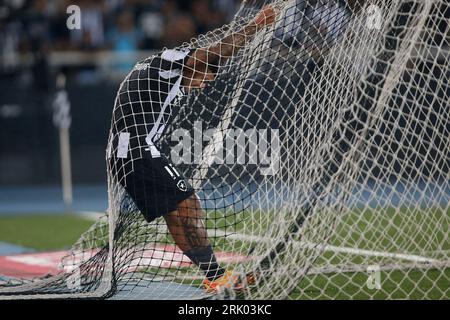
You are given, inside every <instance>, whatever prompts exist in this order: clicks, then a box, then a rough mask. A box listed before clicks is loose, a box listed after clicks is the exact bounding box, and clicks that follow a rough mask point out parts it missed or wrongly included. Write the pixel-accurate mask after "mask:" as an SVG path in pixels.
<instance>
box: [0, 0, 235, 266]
mask: <svg viewBox="0 0 450 320" xmlns="http://www.w3.org/2000/svg"><path fill="white" fill-rule="evenodd" d="M239 4H240V1H238V0H70V1H64V0H5V1H1V2H0V149H1V151H0V167H1V168H2V169H1V170H0V221H1V222H0V256H1V255H8V254H16V253H23V252H28V251H34V250H55V249H63V248H67V247H68V246H70V244H71V243H73V242H74V241H75V240H77V238H78V236H79V235H80V234H81V233H82V232H83V231H85V230H86V229H87V228H88V227H89V225H90V224H91V223H92V222H91V221H90V220H94V219H95V217H96V215H95V214H94V212H102V211H104V210H105V209H106V207H107V187H106V166H105V160H104V159H105V148H106V147H105V146H106V142H107V136H108V130H109V125H110V119H111V111H112V107H113V103H114V97H115V93H116V91H117V88H118V86H119V84H120V82H121V80H122V79H123V77H124V75H126V73H127V72H128V71H129V70H130V68H131V67H132V66H133V65H134V64H135V63H136V61H138V60H139V59H141V58H144V57H147V56H149V55H151V54H152V53H153V52H155V51H158V50H160V49H161V48H163V47H173V46H176V45H179V44H180V43H182V42H184V41H189V40H190V39H191V38H192V37H195V36H196V35H198V34H201V33H205V32H207V31H209V30H212V29H214V28H216V27H219V26H221V25H223V24H224V23H226V22H227V21H230V20H231V18H232V16H233V15H234V13H235V12H236V10H237V9H238V6H239ZM70 5H77V6H79V7H80V9H81V12H82V14H81V25H82V28H81V30H77V29H75V30H69V28H68V27H67V25H66V23H67V19H68V18H69V17H70V13H67V8H68V7H69V6H70ZM60 75H64V76H65V79H66V81H65V91H66V92H67V99H66V101H63V102H62V103H63V104H64V103H66V102H68V103H69V104H70V117H68V118H67V120H70V122H71V126H70V148H71V152H70V153H71V155H70V158H71V176H72V177H71V178H72V183H73V193H72V195H73V201H70V198H69V199H68V200H69V203H65V202H64V201H63V190H62V179H61V175H62V174H61V161H60V145H59V130H58V128H57V127H56V126H55V122H54V117H55V109H54V103H55V99H56V97H57V94H58V92H59V89H60V88H58V86H57V82H58V81H57V79H58V77H59V76H60ZM69 193H71V192H70V190H69ZM70 202H71V203H70ZM86 212H87V216H88V218H89V220H86V219H85V217H86V215H85V216H81V215H80V213H86ZM67 213H69V215H68V214H67ZM74 214H75V215H74ZM52 239H53V240H52ZM56 239H58V240H56ZM56 260H57V259H56ZM3 271H4V270H3ZM0 273H3V274H4V272H0Z"/></svg>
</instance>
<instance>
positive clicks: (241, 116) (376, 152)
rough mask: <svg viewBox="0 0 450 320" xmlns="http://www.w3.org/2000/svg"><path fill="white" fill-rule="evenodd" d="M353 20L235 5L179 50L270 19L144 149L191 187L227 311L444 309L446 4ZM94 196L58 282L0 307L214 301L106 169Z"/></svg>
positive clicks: (448, 260) (447, 260)
mask: <svg viewBox="0 0 450 320" xmlns="http://www.w3.org/2000/svg"><path fill="white" fill-rule="evenodd" d="M356 3H360V6H358V5H356V6H353V5H354V4H355V1H345V0H314V1H312V0H311V1H309V0H248V1H244V2H243V4H242V6H241V8H240V9H239V11H238V13H237V14H236V16H235V18H234V20H233V21H232V22H230V24H228V25H226V26H224V27H222V28H219V29H217V30H215V31H213V32H210V33H207V34H206V35H202V36H199V37H198V38H197V39H194V40H193V41H192V42H191V43H190V44H189V45H190V46H191V47H193V48H200V47H202V48H204V47H207V46H209V45H211V44H214V43H218V42H220V41H221V40H222V39H223V38H224V37H226V36H227V35H230V34H233V33H235V32H238V31H239V30H241V29H242V27H243V26H245V25H246V24H247V23H248V22H249V21H250V20H251V19H253V17H254V16H255V14H257V13H258V12H259V10H261V8H263V7H264V6H265V5H272V6H274V7H275V8H276V9H277V11H278V12H279V14H278V16H277V20H276V22H275V24H274V25H272V26H270V27H266V28H265V29H264V30H262V31H261V32H260V33H258V34H256V35H255V36H254V37H253V38H251V39H250V40H249V41H248V42H247V43H246V44H245V46H244V47H243V48H242V49H241V50H239V51H238V52H237V53H236V54H235V55H234V56H233V57H230V58H229V59H227V60H226V61H224V62H223V63H222V64H221V65H220V66H219V67H218V74H217V77H216V79H215V80H214V82H211V83H210V84H208V85H207V86H206V87H205V88H204V89H203V90H195V91H193V92H191V93H190V94H188V95H185V96H183V97H181V98H180V99H179V100H178V101H177V105H176V108H175V110H176V111H174V114H173V119H172V121H171V122H170V124H169V125H168V126H167V128H166V131H165V133H164V135H163V137H162V139H161V141H160V143H159V145H158V146H157V147H158V149H159V150H161V153H162V154H164V156H166V157H167V158H170V159H171V160H172V162H173V163H174V164H175V168H176V169H175V170H178V171H180V172H182V173H183V175H184V176H185V177H187V178H188V179H189V180H190V182H191V185H192V186H193V187H194V189H195V192H196V194H197V196H198V198H199V200H200V203H201V206H202V208H203V210H204V211H205V225H206V227H207V229H208V237H209V239H210V242H211V243H212V245H213V248H214V251H215V253H216V255H217V259H218V261H219V263H220V264H221V265H222V266H224V267H226V268H228V269H230V270H233V271H234V272H235V273H237V274H240V275H245V274H253V275H254V278H255V283H252V284H248V286H247V290H245V291H243V292H239V293H236V292H225V293H224V294H226V295H227V297H231V298H245V299H318V298H327V299H338V298H341V299H448V298H449V297H450V285H449V283H450V238H449V230H450V173H449V169H450V143H449V135H450V130H449V128H450V108H449V101H450V85H449V80H450V54H449V51H450V28H449V26H448V23H447V21H448V19H449V18H450V4H449V3H448V2H447V1H445V0H391V1H377V0H368V1H360V2H358V1H356ZM117 151H118V150H116V149H114V147H113V146H112V143H111V141H110V143H109V144H108V151H107V153H108V154H109V153H111V152H117ZM108 193H109V209H108V211H107V213H106V214H105V215H104V216H103V217H102V218H101V219H100V220H99V221H98V222H96V224H94V226H92V227H91V229H89V230H88V231H87V232H86V233H85V234H84V235H82V236H81V238H80V240H79V241H78V242H77V243H76V244H75V245H74V247H73V249H72V251H71V253H70V254H69V255H68V256H67V257H65V258H64V259H63V261H62V263H61V266H60V270H61V271H60V273H59V274H58V275H55V276H52V277H49V278H46V279H35V280H32V281H30V280H23V281H19V280H18V279H14V281H10V282H6V283H5V284H0V299H3V298H7V299H15V298H61V297H62V298H92V297H96V298H112V299H129V298H134V299H182V298H185V299H206V298H223V297H224V295H218V296H212V295H211V294H207V293H206V292H205V291H204V290H203V289H202V287H201V282H202V280H203V278H204V274H203V273H201V271H200V270H199V269H198V268H197V267H196V266H195V265H193V264H192V263H191V261H190V260H189V258H187V257H186V256H185V255H184V254H183V252H182V251H181V250H180V249H179V248H178V247H177V246H176V245H175V243H174V240H173V238H172V237H171V235H170V233H169V231H168V229H167V227H166V224H165V221H164V219H161V218H160V219H157V220H155V221H153V222H151V223H148V222H146V221H145V219H144V217H143V215H142V213H141V212H139V209H138V208H137V206H136V204H135V203H134V202H133V200H132V198H131V197H130V196H129V195H128V194H127V192H126V191H125V190H124V189H123V187H122V186H121V185H120V183H118V179H117V176H116V175H115V170H112V168H111V166H110V165H108Z"/></svg>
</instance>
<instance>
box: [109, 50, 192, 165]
mask: <svg viewBox="0 0 450 320" xmlns="http://www.w3.org/2000/svg"><path fill="white" fill-rule="evenodd" d="M190 51H191V50H190V49H189V48H181V49H176V50H174V49H167V50H164V51H163V52H161V53H160V54H157V55H154V56H152V57H149V58H147V59H145V60H143V61H141V62H139V63H137V64H136V66H135V67H134V68H133V70H132V71H131V72H130V73H129V74H128V76H127V77H126V78H125V80H124V81H123V82H122V84H121V86H120V89H119V92H118V94H117V97H116V101H115V106H114V110H113V116H112V129H111V137H110V142H109V146H108V157H109V158H111V157H113V158H116V159H133V160H136V159H140V158H157V157H160V153H159V151H158V149H157V148H156V147H155V143H156V142H157V141H158V140H159V139H160V137H161V136H162V134H163V133H164V130H165V128H166V126H167V124H168V122H169V121H170V119H171V117H172V112H173V107H174V105H176V104H177V103H178V101H179V100H180V99H179V98H180V97H181V96H183V95H184V94H185V92H184V89H183V88H182V86H181V81H182V69H183V66H184V64H185V62H186V60H187V58H188V57H189V53H190Z"/></svg>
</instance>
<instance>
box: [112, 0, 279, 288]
mask: <svg viewBox="0 0 450 320" xmlns="http://www.w3.org/2000/svg"><path fill="white" fill-rule="evenodd" d="M275 19H276V11H275V9H273V8H272V7H266V8H264V9H263V10H262V11H261V12H260V13H259V14H258V15H257V16H256V17H255V19H254V20H252V21H251V22H250V23H249V24H248V25H247V26H245V27H244V28H243V29H242V30H241V31H240V32H237V33H235V34H231V35H229V36H227V37H226V38H224V39H223V40H222V41H221V42H220V43H218V44H217V45H213V46H211V47H208V48H199V49H192V48H189V47H181V48H178V49H176V50H171V49H168V50H164V51H163V52H162V53H161V54H158V55H155V56H152V57H150V58H148V59H145V60H144V61H142V62H139V63H138V64H137V65H136V66H135V68H134V69H133V70H132V71H131V73H130V74H129V75H128V76H127V77H126V79H125V81H124V82H123V83H122V85H121V87H120V89H119V92H118V95H117V98H116V103H115V108H114V111H113V119H112V128H111V134H112V135H111V137H110V146H112V148H110V150H111V151H112V150H115V152H111V153H110V154H109V157H110V161H109V165H110V170H111V171H110V172H111V173H112V174H113V176H115V177H117V180H118V182H119V183H120V184H121V185H122V186H123V187H124V189H125V190H126V192H127V193H128V195H129V196H130V197H131V198H132V199H133V201H134V203H135V205H136V206H137V208H138V209H139V211H140V212H141V213H142V214H143V215H144V217H145V219H146V221H148V222H151V221H153V220H155V219H156V218H158V217H161V216H162V217H164V219H165V221H166V223H167V227H168V229H169V231H170V233H171V235H172V237H173V239H174V241H175V243H176V244H177V246H178V247H179V248H180V249H181V250H182V251H183V253H184V254H185V255H186V256H187V257H189V258H190V259H191V260H192V262H194V263H195V264H196V265H197V266H199V267H200V268H201V269H202V270H203V271H204V272H205V275H206V279H205V280H204V286H205V289H206V290H207V291H208V292H214V291H216V290H218V289H219V288H220V287H222V286H225V285H233V286H238V285H239V284H238V283H237V277H236V276H234V275H233V274H232V272H231V271H230V272H226V270H224V269H223V268H221V267H220V266H219V265H218V263H217V259H216V257H215V255H214V252H213V249H212V247H211V245H210V243H209V241H208V238H207V232H206V228H205V224H204V220H203V219H204V217H203V216H204V213H203V211H202V208H201V206H200V201H199V199H198V197H197V196H196V194H195V192H194V189H193V188H192V186H190V185H189V183H188V182H187V181H186V179H185V177H183V176H182V175H181V174H180V172H179V171H178V170H177V169H176V168H175V167H174V166H173V164H172V163H171V162H170V161H169V160H168V159H167V158H165V157H164V156H163V155H162V154H161V152H160V151H159V150H158V148H157V147H156V143H157V142H158V140H159V139H160V138H161V136H162V135H163V134H164V130H165V128H166V126H167V124H168V122H169V121H170V120H171V115H172V110H171V109H172V106H173V105H174V104H176V100H177V97H179V95H184V94H189V92H190V91H191V90H193V89H202V88H204V87H205V86H206V83H207V82H208V81H212V80H214V78H215V75H216V73H217V69H218V68H219V66H220V65H221V64H222V63H223V62H224V60H225V59H227V58H229V57H231V56H233V55H234V54H235V53H236V52H237V51H238V50H239V49H240V48H242V47H243V46H244V45H245V44H246V42H247V41H248V40H249V39H250V38H251V37H252V36H254V35H255V34H256V33H257V32H258V31H259V30H261V29H262V28H264V27H265V26H267V25H270V24H272V23H274V21H275Z"/></svg>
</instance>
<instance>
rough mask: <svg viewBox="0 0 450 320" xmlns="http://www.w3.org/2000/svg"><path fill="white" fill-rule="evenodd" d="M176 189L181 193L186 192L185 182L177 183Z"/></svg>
mask: <svg viewBox="0 0 450 320" xmlns="http://www.w3.org/2000/svg"><path fill="white" fill-rule="evenodd" d="M177 187H178V189H180V190H181V191H183V192H186V191H187V184H186V182H185V181H184V180H180V181H178V183H177Z"/></svg>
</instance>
